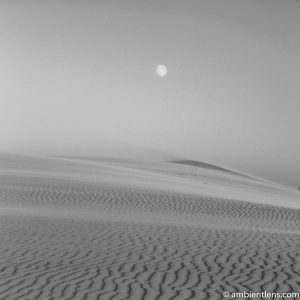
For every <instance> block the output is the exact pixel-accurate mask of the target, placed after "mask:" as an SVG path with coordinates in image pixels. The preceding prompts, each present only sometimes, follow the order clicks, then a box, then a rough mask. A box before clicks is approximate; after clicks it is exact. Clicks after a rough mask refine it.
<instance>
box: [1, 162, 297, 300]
mask: <svg viewBox="0 0 300 300" xmlns="http://www.w3.org/2000/svg"><path fill="white" fill-rule="evenodd" d="M274 204H275V205H274ZM299 208H300V199H299V192H298V191H293V190H292V189H289V188H285V187H282V186H279V185H275V184H271V183H267V182H263V181H261V180H258V179H255V178H253V179H251V178H248V177H246V176H239V175H237V174H235V173H232V172H226V171H224V170H217V169H216V170H215V169H208V168H203V167H195V166H190V165H185V164H182V163H181V164H176V163H166V162H165V163H159V162H139V161H112V160H78V159H77V160H74V159H73V160H71V159H59V158H57V159H37V158H24V157H9V156H5V157H1V159H0V299H1V300H2V299H7V300H8V299H9V300H12V299H22V300H25V299H26V300H31V299H47V300H48V299H49V300H50V299H53V300H54V299H64V300H66V299H70V300H71V299H75V300H78V299H88V300H89V299H120V300H123V299H132V300H137V299H145V300H150V299H151V300H152V299H153V300H154V299H157V300H163V299H178V300H179V299H195V300H196V299H197V300H198V299H223V296H222V293H223V292H224V291H225V290H227V291H232V292H239V291H249V290H251V291H258V292H260V291H264V290H266V291H268V292H288V291H293V292H300V281H299V278H300V250H299V249H300V235H299V233H300V209H299Z"/></svg>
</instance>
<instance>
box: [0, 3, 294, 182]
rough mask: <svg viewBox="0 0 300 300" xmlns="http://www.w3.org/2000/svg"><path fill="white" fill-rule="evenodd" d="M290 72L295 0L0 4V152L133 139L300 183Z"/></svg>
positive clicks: (89, 150)
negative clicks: (162, 68) (163, 69)
mask: <svg viewBox="0 0 300 300" xmlns="http://www.w3.org/2000/svg"><path fill="white" fill-rule="evenodd" d="M159 64H165V65H167V67H168V74H167V76H166V77H164V78H159V77H158V76H157V75H156V73H155V68H156V66H157V65H159ZM299 74H300V1H298V2H296V1H295V0H278V1H277V0H265V1H263V0H261V1H255V0H247V1H246V0H235V1H232V0H226V1H224V0H219V1H216V0H195V1H194V0H180V1H178V0H155V1H152V0H139V1H138V0H118V1H117V0H115V1H113V0H109V1H108V0H107V1H101V0H99V1H91V0H80V1H79V0H26V1H25V0H1V1H0V151H2V152H18V153H27V154H50V155H52V154H55V155H56V154H71V155H74V154H76V155H77V154H84V155H102V152H103V149H106V150H107V149H109V147H110V145H118V144H125V145H131V146H135V145H137V146H143V147H146V148H147V147H152V148H157V149H161V150H163V151H166V152H170V153H174V154H178V155H179V156H182V157H184V158H189V159H195V160H200V161H206V162H210V163H216V164H221V165H223V166H228V167H231V168H234V169H239V170H242V171H244V172H250V173H253V174H256V175H260V176H264V177H267V178H270V179H273V180H277V181H279V182H283V183H288V184H290V185H294V186H300V76H299Z"/></svg>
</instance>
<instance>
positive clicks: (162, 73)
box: [155, 65, 168, 77]
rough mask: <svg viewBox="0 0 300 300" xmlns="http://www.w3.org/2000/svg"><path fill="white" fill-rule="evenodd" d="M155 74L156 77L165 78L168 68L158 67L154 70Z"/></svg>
mask: <svg viewBox="0 0 300 300" xmlns="http://www.w3.org/2000/svg"><path fill="white" fill-rule="evenodd" d="M155 72H156V75H157V76H158V77H166V76H167V74H168V68H167V66H165V65H158V66H156V68H155Z"/></svg>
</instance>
